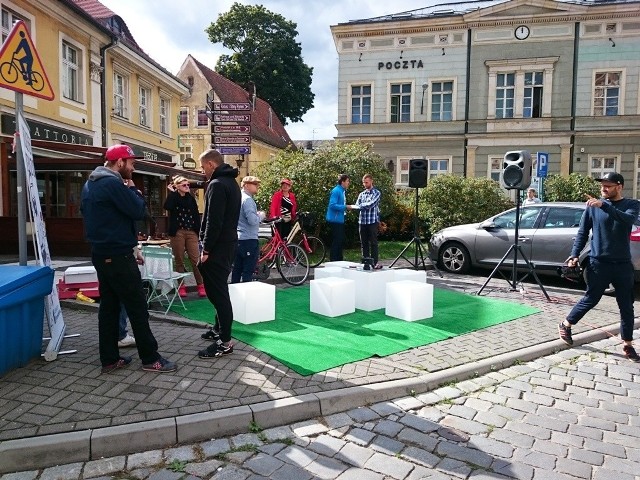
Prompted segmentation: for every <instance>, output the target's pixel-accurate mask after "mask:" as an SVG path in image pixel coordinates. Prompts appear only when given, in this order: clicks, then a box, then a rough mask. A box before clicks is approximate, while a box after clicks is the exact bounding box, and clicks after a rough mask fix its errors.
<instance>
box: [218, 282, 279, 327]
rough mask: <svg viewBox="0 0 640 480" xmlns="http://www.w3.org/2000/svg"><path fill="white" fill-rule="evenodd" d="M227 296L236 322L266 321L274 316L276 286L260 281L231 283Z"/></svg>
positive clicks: (273, 318)
mask: <svg viewBox="0 0 640 480" xmlns="http://www.w3.org/2000/svg"><path fill="white" fill-rule="evenodd" d="M229 296H230V297H231V306H232V307H233V319H234V320H235V321H237V322H240V323H244V324H245V325H247V324H250V323H259V322H268V321H271V320H275V318H276V286H275V285H270V284H268V283H262V282H246V283H232V284H230V285H229Z"/></svg>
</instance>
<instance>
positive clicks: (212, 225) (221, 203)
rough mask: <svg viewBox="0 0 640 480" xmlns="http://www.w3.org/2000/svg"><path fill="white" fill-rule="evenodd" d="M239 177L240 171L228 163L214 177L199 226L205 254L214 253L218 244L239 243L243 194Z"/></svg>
mask: <svg viewBox="0 0 640 480" xmlns="http://www.w3.org/2000/svg"><path fill="white" fill-rule="evenodd" d="M237 176H238V169H237V168H233V167H232V166H231V165H229V164H227V163H222V164H221V165H220V166H219V167H217V168H216V169H215V170H214V171H213V174H212V175H211V181H210V182H209V185H207V191H206V192H205V203H204V212H203V214H202V225H201V227H200V241H201V242H202V245H203V249H204V251H206V252H211V251H212V250H215V247H216V244H217V243H224V242H233V243H236V242H237V241H238V231H237V228H238V217H239V216H240V202H241V194H240V187H239V186H238V183H237V182H236V180H235V179H236V177H237Z"/></svg>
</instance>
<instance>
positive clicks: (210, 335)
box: [200, 328, 220, 342]
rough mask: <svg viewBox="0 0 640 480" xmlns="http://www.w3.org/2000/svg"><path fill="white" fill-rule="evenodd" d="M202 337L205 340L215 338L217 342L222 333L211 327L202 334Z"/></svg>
mask: <svg viewBox="0 0 640 480" xmlns="http://www.w3.org/2000/svg"><path fill="white" fill-rule="evenodd" d="M200 338H203V339H204V340H213V341H214V342H215V341H218V340H219V339H220V333H219V332H216V331H215V330H214V329H213V328H210V329H209V330H207V331H206V332H204V333H203V334H202V335H200Z"/></svg>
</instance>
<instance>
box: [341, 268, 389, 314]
mask: <svg viewBox="0 0 640 480" xmlns="http://www.w3.org/2000/svg"><path fill="white" fill-rule="evenodd" d="M343 270H344V273H343V275H342V276H343V277H344V278H348V279H350V280H353V281H354V282H355V284H356V308H359V309H360V310H366V311H368V312H370V311H372V310H378V309H380V308H384V307H385V305H386V303H385V295H386V289H387V283H389V282H393V281H394V280H395V276H394V273H393V270H352V269H350V268H349V269H343Z"/></svg>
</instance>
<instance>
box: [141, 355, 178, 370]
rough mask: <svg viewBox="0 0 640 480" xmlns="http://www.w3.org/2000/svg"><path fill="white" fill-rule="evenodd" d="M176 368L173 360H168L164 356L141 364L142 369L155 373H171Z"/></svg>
mask: <svg viewBox="0 0 640 480" xmlns="http://www.w3.org/2000/svg"><path fill="white" fill-rule="evenodd" d="M177 369H178V366H177V365H176V364H175V362H170V361H169V360H167V359H166V358H162V357H160V358H158V360H156V361H155V362H153V363H147V364H145V365H142V370H144V371H145V372H157V373H171V372H175V371H176V370H177Z"/></svg>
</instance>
